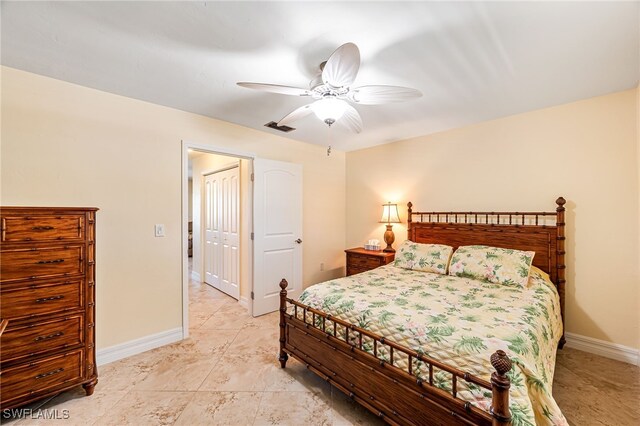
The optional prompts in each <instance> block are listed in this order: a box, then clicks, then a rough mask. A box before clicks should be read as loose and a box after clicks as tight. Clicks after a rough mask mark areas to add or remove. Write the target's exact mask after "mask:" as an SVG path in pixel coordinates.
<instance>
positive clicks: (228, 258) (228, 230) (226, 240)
mask: <svg viewBox="0 0 640 426" xmlns="http://www.w3.org/2000/svg"><path fill="white" fill-rule="evenodd" d="M220 180H221V184H222V185H221V186H222V191H221V196H222V203H221V204H222V214H221V215H220V216H221V226H220V230H221V235H222V244H221V252H222V273H221V276H220V278H221V279H220V290H222V291H224V292H225V293H227V294H228V295H229V296H231V297H234V298H236V299H238V298H240V173H239V168H238V167H234V168H233V169H230V170H226V171H224V172H221V173H220Z"/></svg>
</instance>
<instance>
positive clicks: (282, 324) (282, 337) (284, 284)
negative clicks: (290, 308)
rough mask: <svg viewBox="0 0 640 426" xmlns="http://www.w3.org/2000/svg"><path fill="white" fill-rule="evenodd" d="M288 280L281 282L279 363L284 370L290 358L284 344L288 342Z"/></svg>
mask: <svg viewBox="0 0 640 426" xmlns="http://www.w3.org/2000/svg"><path fill="white" fill-rule="evenodd" d="M288 284H289V283H287V280H285V279H284V278H283V279H282V281H280V288H281V289H282V290H280V356H279V357H278V361H280V367H282V368H284V367H285V366H286V365H287V360H288V359H289V356H288V355H287V353H286V352H285V351H284V344H285V342H286V338H285V322H284V320H285V316H284V315H285V313H286V312H287V285H288Z"/></svg>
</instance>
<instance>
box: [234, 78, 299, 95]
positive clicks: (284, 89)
mask: <svg viewBox="0 0 640 426" xmlns="http://www.w3.org/2000/svg"><path fill="white" fill-rule="evenodd" d="M237 84H238V86H241V87H246V88H247V89H255V90H262V91H263V92H271V93H280V94H281V95H293V96H309V95H310V94H311V92H309V90H308V89H302V88H300V87H291V86H281V85H279V84H265V83H248V82H245V81H241V82H238V83H237Z"/></svg>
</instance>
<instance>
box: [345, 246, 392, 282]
mask: <svg viewBox="0 0 640 426" xmlns="http://www.w3.org/2000/svg"><path fill="white" fill-rule="evenodd" d="M344 252H345V253H346V254H347V276H349V275H354V274H359V273H361V272H366V271H369V270H371V269H374V268H377V267H378V266H383V265H387V264H389V263H391V262H393V259H394V258H395V253H386V252H383V251H374V250H365V249H363V248H361V247H356V248H352V249H347V250H345V251H344Z"/></svg>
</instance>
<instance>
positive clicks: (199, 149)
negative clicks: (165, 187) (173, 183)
mask: <svg viewBox="0 0 640 426" xmlns="http://www.w3.org/2000/svg"><path fill="white" fill-rule="evenodd" d="M182 164H183V176H182V191H183V196H182V212H183V215H182V216H183V220H182V222H183V231H182V234H183V261H182V265H183V274H182V329H183V338H187V337H188V336H189V287H190V286H189V282H190V280H193V281H194V282H198V283H203V284H202V285H205V286H207V285H211V286H212V287H214V288H217V289H219V290H221V291H223V292H225V293H228V294H229V295H230V296H231V297H233V298H234V299H236V300H237V301H238V304H239V307H240V306H241V307H243V308H244V309H246V310H247V311H248V313H249V315H252V312H251V303H249V302H250V297H251V296H250V295H251V290H252V276H253V269H252V263H253V261H252V259H253V247H252V244H251V230H252V228H253V214H252V211H253V205H252V204H253V187H252V184H251V173H252V169H253V155H252V154H249V153H241V152H233V151H229V150H224V149H219V148H214V147H211V146H208V145H199V144H194V143H189V142H185V141H183V142H182ZM233 169H235V171H236V172H237V176H236V178H233V179H232V180H235V182H233V185H236V184H237V189H238V192H237V195H238V197H237V199H236V200H234V201H237V203H236V207H235V208H236V212H237V221H235V223H234V224H233V228H234V231H233V232H231V234H233V235H231V236H230V235H228V234H227V235H223V234H224V233H223V232H222V230H223V229H222V228H227V230H228V228H229V227H228V226H225V224H224V223H223V224H220V223H219V222H217V220H218V218H214V217H213V214H212V213H213V212H212V211H211V210H210V211H209V212H207V209H206V207H207V203H208V202H209V203H212V202H213V198H212V196H214V194H213V192H212V191H210V192H209V193H208V194H207V192H206V189H207V188H206V180H207V176H209V177H210V178H209V180H211V176H214V175H215V174H216V173H218V174H217V175H215V176H217V177H218V178H220V177H222V175H226V174H225V173H224V172H225V171H227V170H233ZM229 174H232V172H229ZM228 177H229V176H228V175H227V176H226V177H225V179H224V180H225V181H226V182H225V183H224V184H222V186H224V185H227V186H229V184H230V181H229V180H228ZM221 183H222V182H221V181H220V180H219V181H218V183H217V185H220V184H221ZM210 187H211V182H210ZM220 189H221V187H220V186H219V187H218V191H219V190H220ZM227 189H229V188H227ZM207 198H208V199H207ZM227 206H229V207H230V206H231V204H230V203H227ZM207 213H209V217H207ZM214 220H215V221H216V223H217V225H216V226H215V228H216V231H217V232H218V235H217V236H218V237H219V240H218V241H219V243H220V245H219V249H220V250H217V249H216V251H215V252H213V251H212V250H205V241H206V240H207V238H208V239H209V241H212V235H211V232H210V231H212V228H213V227H212V226H211V225H212V224H213V221H214ZM227 225H228V224H227ZM207 234H209V235H207ZM225 238H226V241H225ZM228 242H231V243H232V246H233V248H231V249H232V250H233V251H235V254H237V257H236V259H237V260H235V262H236V264H235V265H229V266H228V268H227V269H226V270H227V271H232V267H236V266H237V269H236V271H237V273H235V274H232V276H229V275H228V274H227V275H225V274H224V273H216V275H217V276H218V277H219V278H220V280H219V281H218V282H216V281H213V280H211V279H210V278H207V271H208V272H211V271H212V270H213V269H212V267H213V265H217V266H216V268H217V269H216V270H217V271H220V263H219V262H221V261H222V262H225V261H226V262H227V264H229V263H230V262H232V259H231V257H229V256H228V255H229V254H231V253H229V249H230V247H226V248H224V247H222V246H223V245H224V244H223V243H228ZM227 245H228V244H227ZM189 247H191V250H189ZM223 250H227V257H226V258H223V257H222V255H223V253H222V251H223ZM189 251H191V254H192V257H189ZM205 251H207V252H209V253H207V254H208V256H207V255H206V254H205ZM214 257H215V259H216V262H213V261H212V260H213V259H214ZM206 281H208V284H204V283H205V282H206ZM220 284H223V285H224V287H225V288H220Z"/></svg>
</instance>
